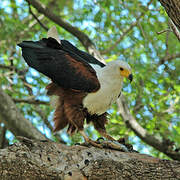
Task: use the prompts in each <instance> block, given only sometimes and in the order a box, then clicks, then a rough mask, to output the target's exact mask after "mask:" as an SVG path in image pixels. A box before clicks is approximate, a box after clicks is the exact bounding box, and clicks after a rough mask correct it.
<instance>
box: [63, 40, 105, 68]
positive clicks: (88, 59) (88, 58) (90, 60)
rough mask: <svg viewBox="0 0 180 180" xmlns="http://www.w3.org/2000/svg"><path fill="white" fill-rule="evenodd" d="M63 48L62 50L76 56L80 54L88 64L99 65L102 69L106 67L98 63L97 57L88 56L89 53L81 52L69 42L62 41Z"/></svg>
mask: <svg viewBox="0 0 180 180" xmlns="http://www.w3.org/2000/svg"><path fill="white" fill-rule="evenodd" d="M61 48H62V50H64V51H66V52H73V53H74V54H78V56H80V57H81V58H83V59H84V60H85V61H86V62H87V63H91V64H97V65H99V66H100V67H104V66H105V64H103V63H102V62H100V61H98V60H97V59H96V58H95V57H93V56H92V55H90V54H88V53H87V52H84V51H81V50H79V49H78V48H76V47H75V46H73V45H72V44H71V43H70V42H69V41H67V40H61Z"/></svg>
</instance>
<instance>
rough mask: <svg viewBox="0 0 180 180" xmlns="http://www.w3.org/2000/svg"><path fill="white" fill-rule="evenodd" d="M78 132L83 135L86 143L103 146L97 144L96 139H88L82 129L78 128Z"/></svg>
mask: <svg viewBox="0 0 180 180" xmlns="http://www.w3.org/2000/svg"><path fill="white" fill-rule="evenodd" d="M79 133H80V134H81V135H82V136H83V138H84V140H85V142H86V143H88V144H91V145H92V146H95V147H98V148H103V146H102V145H101V144H98V143H97V142H96V141H93V140H92V139H90V138H89V137H88V136H87V135H86V134H85V132H84V131H83V130H80V131H79Z"/></svg>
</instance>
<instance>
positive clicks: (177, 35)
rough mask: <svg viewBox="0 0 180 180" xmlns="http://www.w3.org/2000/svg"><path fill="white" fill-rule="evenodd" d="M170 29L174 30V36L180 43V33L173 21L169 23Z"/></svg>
mask: <svg viewBox="0 0 180 180" xmlns="http://www.w3.org/2000/svg"><path fill="white" fill-rule="evenodd" d="M179 13H180V12H179ZM169 24H170V27H171V29H172V30H173V32H174V34H175V35H176V37H177V39H178V40H179V41H180V32H179V31H178V29H177V27H176V26H175V25H174V23H173V22H172V20H171V19H170V21H169Z"/></svg>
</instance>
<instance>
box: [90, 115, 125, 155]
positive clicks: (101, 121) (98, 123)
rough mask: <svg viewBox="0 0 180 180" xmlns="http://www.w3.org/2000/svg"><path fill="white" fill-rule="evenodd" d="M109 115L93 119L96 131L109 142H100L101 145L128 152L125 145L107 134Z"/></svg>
mask: <svg viewBox="0 0 180 180" xmlns="http://www.w3.org/2000/svg"><path fill="white" fill-rule="evenodd" d="M106 116H107V113H104V114H102V115H100V116H96V117H94V118H93V119H92V122H93V124H94V127H95V129H96V130H97V131H98V132H99V133H100V134H101V135H102V136H103V137H105V138H106V139H107V140H103V141H100V142H99V143H100V144H101V145H102V146H103V147H106V148H111V149H116V150H119V151H125V152H128V148H127V147H126V145H125V144H121V143H120V142H118V141H116V140H115V139H114V138H113V137H111V136H110V135H108V134H107V132H106V128H105V124H106V123H107V117H106Z"/></svg>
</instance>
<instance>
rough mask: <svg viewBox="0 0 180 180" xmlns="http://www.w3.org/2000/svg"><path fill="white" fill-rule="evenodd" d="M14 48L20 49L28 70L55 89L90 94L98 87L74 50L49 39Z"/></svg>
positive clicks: (86, 64) (95, 78)
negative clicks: (49, 81) (42, 76)
mask: <svg viewBox="0 0 180 180" xmlns="http://www.w3.org/2000/svg"><path fill="white" fill-rule="evenodd" d="M63 44H64V43H63ZM18 46H20V47H21V48H22V55H23V57H24V59H25V61H26V62H27V64H28V65H29V66H30V67H33V68H34V69H36V70H37V71H39V72H41V73H43V74H44V75H46V76H48V77H49V78H51V79H52V81H53V82H54V83H56V84H58V85H59V86H61V87H63V88H67V89H74V90H79V91H82V92H93V91H97V90H98V89H99V88H100V84H99V81H98V79H97V76H96V72H95V70H94V69H93V68H92V67H91V66H90V65H89V64H88V63H87V61H86V60H85V59H84V58H82V56H83V55H82V54H80V55H79V54H78V50H75V48H74V49H73V48H72V47H70V46H68V47H67V48H65V46H64V45H61V44H59V43H58V42H57V41H56V40H55V39H53V38H48V39H47V38H43V39H42V40H40V41H35V42H33V41H23V42H22V43H20V44H18ZM66 46H67V45H66ZM71 50H72V51H71ZM90 56H91V55H89V58H90Z"/></svg>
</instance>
